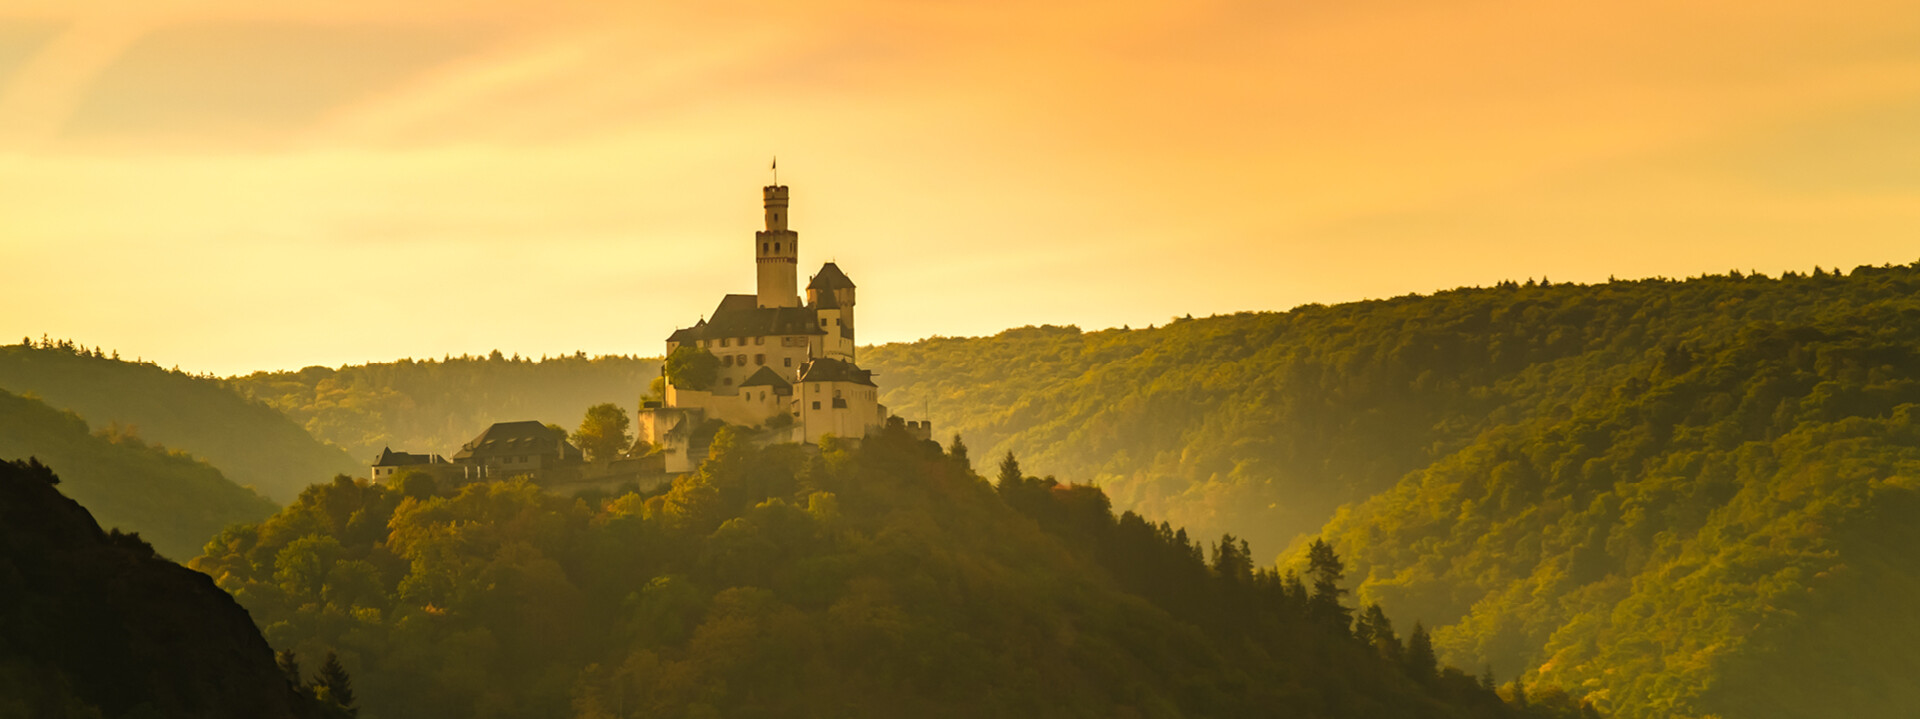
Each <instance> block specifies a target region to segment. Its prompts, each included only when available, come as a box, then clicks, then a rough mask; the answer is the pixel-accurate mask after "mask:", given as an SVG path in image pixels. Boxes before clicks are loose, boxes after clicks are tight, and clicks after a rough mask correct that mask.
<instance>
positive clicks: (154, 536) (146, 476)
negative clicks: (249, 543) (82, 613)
mask: <svg viewBox="0 0 1920 719" xmlns="http://www.w3.org/2000/svg"><path fill="white" fill-rule="evenodd" d="M29 456H32V457H35V458H38V459H39V460H41V461H42V462H45V463H46V464H49V465H52V466H56V467H59V468H60V472H61V475H62V477H63V478H64V479H65V480H66V481H65V482H64V483H63V484H61V489H62V490H63V491H64V492H65V494H66V495H67V496H69V497H72V498H73V499H74V500H75V501H78V502H80V503H81V504H83V505H85V506H86V507H87V509H88V510H90V511H91V512H92V513H93V516H94V518H96V519H97V520H99V522H100V523H101V524H103V525H105V526H107V527H110V528H116V529H120V530H123V531H128V532H138V533H139V534H140V535H142V536H143V537H145V538H146V540H147V541H149V542H152V543H153V546H154V547H155V548H157V549H159V550H160V552H161V553H162V554H165V555H166V556H168V557H171V558H173V559H176V560H180V561H186V560H188V559H192V558H193V557H194V556H196V555H198V554H200V550H201V548H202V547H203V546H205V545H206V543H207V540H208V539H211V538H212V537H213V536H214V535H215V534H218V533H220V530H222V529H224V528H226V527H227V525H230V524H234V523H238V522H258V521H260V520H262V519H265V518H267V517H268V516H271V515H272V514H273V513H274V511H275V510H277V509H278V507H276V506H274V504H273V502H270V501H268V500H267V499H266V498H265V497H261V496H260V495H258V494H255V493H254V492H253V491H251V490H248V489H245V488H242V487H240V486H239V485H236V484H234V483H233V482H231V481H229V480H228V479H227V478H226V476H225V475H222V474H221V473H220V470H218V469H214V468H213V467H212V466H210V465H208V464H207V463H205V462H201V461H199V460H197V459H194V458H193V457H191V456H188V455H187V454H185V453H182V452H176V451H171V450H168V449H166V448H164V447H159V446H154V445H149V444H147V443H146V442H144V441H142V440H141V439H140V438H139V437H137V436H135V435H132V434H129V433H127V432H126V431H125V430H123V429H121V428H119V427H104V428H101V429H100V430H99V431H90V430H89V428H88V427H87V423H86V421H85V420H82V419H80V417H79V416H78V415H75V414H74V413H72V412H63V411H61V410H57V409H54V408H52V407H49V406H47V405H46V404H45V403H43V402H40V401H39V400H36V399H33V398H31V397H21V396H19V395H16V394H13V393H11V392H8V391H6V390H0V458H11V457H18V458H26V457H29Z"/></svg>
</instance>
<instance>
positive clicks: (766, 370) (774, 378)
mask: <svg viewBox="0 0 1920 719" xmlns="http://www.w3.org/2000/svg"><path fill="white" fill-rule="evenodd" d="M763 385H764V386H767V387H772V388H773V390H774V392H776V393H779V392H781V391H783V390H784V391H787V392H791V391H793V383H792V382H788V381H786V380H785V379H782V378H781V377H780V373H778V372H775V371H773V368H772V367H761V368H760V371H758V372H755V373H753V376H751V377H748V378H747V379H746V380H745V381H742V382H741V383H740V386H741V387H759V386H763Z"/></svg>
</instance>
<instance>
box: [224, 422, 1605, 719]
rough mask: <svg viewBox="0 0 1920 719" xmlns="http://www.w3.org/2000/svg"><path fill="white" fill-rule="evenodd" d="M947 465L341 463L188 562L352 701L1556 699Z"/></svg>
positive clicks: (490, 704) (374, 714)
mask: <svg viewBox="0 0 1920 719" xmlns="http://www.w3.org/2000/svg"><path fill="white" fill-rule="evenodd" d="M964 456H965V455H964V450H963V449H961V448H958V447H956V448H954V451H953V452H951V453H949V452H943V451H942V449H941V448H940V447H939V446H938V445H936V444H934V443H932V442H922V441H917V440H914V439H912V438H910V437H909V436H908V435H907V434H906V432H905V430H904V429H902V428H900V427H898V426H897V425H896V426H895V427H894V428H891V429H889V430H888V431H886V432H885V433H882V434H879V435H876V436H873V437H869V438H868V439H867V441H866V442H865V443H864V444H863V446H861V447H860V448H858V449H857V450H856V449H850V448H847V447H845V446H841V445H840V444H838V443H829V444H828V446H826V447H824V448H823V452H822V453H820V454H819V455H813V456H809V455H808V454H806V453H805V452H803V451H801V450H800V448H798V447H797V446H795V445H777V446H773V447H770V448H765V449H754V448H752V447H750V446H749V445H747V444H746V443H744V442H742V441H740V440H739V439H738V438H737V436H736V435H735V433H734V431H733V430H723V431H722V432H721V433H720V435H719V436H718V437H716V439H715V443H714V452H713V455H712V457H711V458H710V459H709V460H708V461H707V462H706V463H705V464H703V465H702V467H701V468H700V470H699V471H698V472H697V473H695V474H692V475H688V476H686V477H683V478H681V479H679V480H677V481H676V482H675V483H674V484H673V486H672V487H670V488H664V489H663V490H662V491H661V493H659V494H655V495H652V496H641V495H636V494H627V495H624V496H619V497H608V496H590V497H583V498H580V499H559V498H555V497H552V496H549V495H546V494H543V493H541V492H539V491H538V489H537V488H535V487H532V486H530V485H528V484H526V483H525V482H488V483H477V484H469V485H466V486H464V487H458V488H455V487H438V486H435V485H434V484H433V483H432V481H430V480H426V478H425V477H424V476H421V475H405V476H402V477H401V478H400V479H399V480H398V481H397V482H395V483H394V486H392V487H391V488H389V487H383V486H378V485H366V484H363V483H357V482H352V481H348V480H344V479H343V480H338V481H336V482H334V483H332V484H327V485H319V486H315V487H312V488H310V489H309V490H308V491H307V492H305V493H303V494H302V495H301V498H300V500H299V501H297V502H295V503H294V504H293V505H291V506H289V507H288V508H287V509H286V510H284V511H283V512H282V513H281V514H279V515H277V516H275V517H274V518H272V519H270V520H268V521H267V522H264V523H262V524H260V525H258V526H256V527H241V528H236V529H234V530H232V531H230V532H228V533H226V534H225V535H224V536H223V537H222V539H221V540H220V541H219V542H216V543H214V544H212V545H209V549H210V553H209V554H208V555H207V556H204V557H201V558H199V559H196V560H195V561H194V563H193V566H194V567H196V568H198V569H200V570H202V571H204V572H207V573H209V574H210V575H212V576H214V577H216V578H217V580H218V582H219V584H220V585H221V586H222V587H225V588H227V589H228V590H229V591H232V592H233V593H234V595H235V596H236V597H237V598H238V599H239V600H240V602H241V603H242V604H243V605H245V606H246V607H247V608H248V609H249V611H251V612H252V613H253V616H254V617H255V619H256V620H257V621H258V622H259V623H260V624H261V625H262V626H263V627H264V628H265V631H266V634H267V636H268V639H269V640H270V641H272V642H273V643H274V644H275V645H276V646H278V647H281V648H290V649H296V650H299V651H300V652H301V653H302V654H303V655H311V654H313V653H316V652H320V651H337V652H339V654H340V656H341V658H342V660H343V662H344V663H345V664H346V666H347V667H348V668H349V669H350V670H352V671H353V673H354V675H355V676H356V677H360V678H361V681H360V682H359V683H358V684H357V687H356V688H357V691H359V692H360V694H359V696H360V697H361V699H362V703H361V706H362V714H361V717H363V719H370V718H374V719H377V718H378V717H401V716H405V717H443V716H444V717H467V716H575V717H594V718H598V717H641V716H645V717H714V716H727V717H772V716H782V717H788V716H821V717H828V716H831V717H895V716H927V717H947V716H950V717H977V716H1007V717H1027V716H1031V717H1041V716H1045V717H1073V716H1085V717H1187V716H1191V717H1258V716H1289V717H1363V716H1367V717H1371V716H1394V717H1488V718H1492V717H1510V716H1512V717H1518V716H1531V717H1572V716H1580V715H1581V714H1580V712H1579V710H1577V709H1575V708H1573V707H1572V706H1571V705H1570V704H1568V703H1567V702H1566V701H1564V700H1563V699H1555V698H1552V697H1548V698H1545V699H1546V700H1545V701H1538V702H1536V703H1535V705H1534V708H1533V709H1531V710H1527V711H1522V710H1519V709H1516V708H1512V707H1508V706H1506V705H1504V704H1503V703H1502V702H1501V701H1500V700H1499V699H1498V698H1497V697H1496V696H1495V695H1494V693H1493V692H1492V691H1491V690H1490V689H1489V688H1487V686H1486V685H1484V684H1482V683H1481V682H1480V681H1477V680H1475V679H1474V678H1472V677H1469V676H1467V675H1465V674H1462V673H1460V672H1458V671H1455V670H1452V669H1444V670H1443V669H1440V668H1438V667H1436V666H1435V665H1434V663H1433V658H1432V655H1431V653H1430V652H1428V651H1425V647H1426V644H1425V643H1424V642H1425V635H1424V634H1423V633H1420V632H1418V631H1415V632H1413V633H1411V635H1410V636H1409V638H1408V639H1407V640H1404V641H1403V640H1401V639H1400V638H1399V636H1398V635H1396V634H1394V633H1393V632H1392V630H1391V629H1390V628H1389V627H1388V626H1387V621H1386V620H1385V618H1384V617H1381V618H1380V619H1379V621H1378V622H1377V623H1374V624H1370V625H1368V626H1369V627H1377V630H1375V629H1370V630H1369V631H1368V632H1367V633H1366V634H1365V636H1364V637H1359V636H1356V635H1355V634H1353V633H1352V632H1350V631H1349V630H1348V628H1347V625H1346V623H1345V621H1344V616H1345V615H1344V613H1345V612H1347V611H1351V610H1350V608H1348V607H1343V606H1339V605H1338V604H1337V603H1338V602H1339V593H1338V592H1337V591H1335V589H1334V587H1335V584H1334V583H1333V580H1331V579H1330V580H1329V581H1328V582H1327V583H1326V588H1325V590H1324V591H1323V590H1321V589H1316V590H1314V591H1313V592H1312V593H1311V594H1309V592H1308V590H1307V589H1306V588H1305V587H1304V586H1303V585H1302V583H1301V582H1300V581H1299V580H1298V579H1291V578H1285V579H1283V578H1282V577H1281V576H1279V575H1278V574H1275V573H1274V572H1272V571H1270V570H1261V569H1256V568H1255V564H1254V563H1253V562H1251V561H1250V560H1249V558H1248V557H1247V556H1246V555H1245V554H1244V551H1243V548H1242V547H1240V546H1239V545H1238V544H1237V543H1236V542H1235V541H1234V540H1233V539H1232V538H1230V537H1229V538H1223V540H1222V541H1221V542H1219V543H1217V544H1215V545H1214V546H1213V550H1214V551H1213V553H1212V560H1211V561H1208V560H1206V559H1205V558H1204V557H1203V553H1204V552H1205V551H1206V550H1205V543H1194V542H1190V541H1189V540H1188V538H1187V535H1186V534H1185V532H1176V531H1174V530H1172V529H1170V528H1168V527H1166V526H1165V525H1160V526H1157V527H1156V526H1155V525H1151V524H1148V523H1146V522H1144V521H1142V520H1141V519H1140V518H1139V517H1137V516H1134V515H1123V516H1121V517H1117V518H1116V517H1115V516H1114V515H1113V514H1112V513H1111V512H1110V511H1109V510H1108V509H1107V503H1106V499H1105V497H1104V496H1102V495H1101V494H1100V493H1099V491H1098V490H1096V489H1093V488H1091V487H1066V486H1052V485H1049V484H1048V483H1046V482H1044V481H1043V480H1041V479H1038V478H1028V477H1021V476H1019V475H1018V473H1017V472H1014V473H1013V474H1014V476H1015V479H1014V480H1013V481H1010V482H1009V481H1003V482H1001V487H1000V489H999V490H998V491H996V489H995V488H994V487H992V486H990V485H988V483H987V482H985V481H984V480H982V479H981V478H980V477H978V476H977V475H974V474H973V473H972V472H971V471H970V470H969V469H968V468H967V462H966V461H965V459H964ZM1324 566H1325V567H1326V569H1327V571H1328V572H1331V574H1326V573H1322V574H1315V575H1313V576H1314V577H1323V576H1335V575H1337V574H1338V565H1337V559H1334V560H1333V563H1332V564H1327V565H1324ZM1316 584H1319V582H1316ZM1330 617H1339V619H1336V620H1331V621H1330V620H1329V618H1330ZM1401 632H1402V633H1405V632H1406V627H1404V626H1403V627H1401Z"/></svg>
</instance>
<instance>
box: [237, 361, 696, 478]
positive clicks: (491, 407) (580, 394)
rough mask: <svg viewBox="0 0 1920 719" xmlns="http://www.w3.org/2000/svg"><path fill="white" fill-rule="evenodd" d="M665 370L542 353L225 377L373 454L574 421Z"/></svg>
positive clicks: (635, 397)
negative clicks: (514, 426)
mask: <svg viewBox="0 0 1920 719" xmlns="http://www.w3.org/2000/svg"><path fill="white" fill-rule="evenodd" d="M659 375H660V360H658V359H652V358H634V357H620V356H604V357H593V358H588V357H587V356H586V355H584V354H582V355H572V356H565V357H555V358H550V359H549V358H542V359H541V360H539V361H534V360H532V359H522V358H520V357H518V356H515V357H511V358H509V357H502V356H501V355H500V353H499V352H494V353H493V355H492V356H490V357H450V358H447V359H445V360H432V359H428V360H418V361H416V360H410V359H409V360H400V361H398V362H387V363H376V364H365V365H351V366H346V367H341V368H339V369H329V368H326V367H308V368H306V369H303V370H300V371H298V372H255V373H253V374H251V375H247V376H244V377H235V378H232V379H231V380H229V381H230V382H231V383H232V385H233V386H234V387H235V388H236V389H238V390H240V391H241V392H243V393H245V394H246V395H247V396H249V397H253V398H256V399H259V400H262V401H265V402H266V403H268V404H271V405H273V406H274V407H275V408H277V409H279V410H280V411H282V412H284V413H286V415H287V416H288V417H292V418H293V419H294V420H295V421H297V422H299V423H300V424H302V425H303V426H305V427H306V429H307V431H308V432H311V433H313V436H315V437H319V438H320V439H323V440H326V441H328V442H332V443H334V444H336V445H339V446H341V447H345V448H346V449H347V451H348V452H351V453H352V454H353V456H354V457H355V458H371V457H373V456H374V455H376V454H378V453H379V452H380V449H381V448H382V447H391V448H393V449H395V450H397V451H405V452H417V453H429V454H448V455H451V454H452V453H453V452H454V451H455V450H457V449H459V447H460V445H461V444H462V443H464V442H466V441H467V440H470V439H473V437H474V435H477V434H479V433H480V430H483V429H486V428H487V426H488V425H491V424H493V423H495V422H512V421H517V420H524V419H532V420H538V421H541V422H547V423H552V424H559V425H561V426H564V427H572V426H574V425H577V424H579V423H580V418H581V416H582V415H584V414H585V413H586V411H587V408H588V407H591V406H593V405H596V404H600V403H602V402H614V403H617V404H619V405H620V406H622V407H627V408H629V409H632V408H633V407H636V406H638V401H639V398H640V395H641V394H642V393H644V392H646V391H647V389H648V384H649V383H650V382H652V381H653V379H654V378H655V377H658V376H659Z"/></svg>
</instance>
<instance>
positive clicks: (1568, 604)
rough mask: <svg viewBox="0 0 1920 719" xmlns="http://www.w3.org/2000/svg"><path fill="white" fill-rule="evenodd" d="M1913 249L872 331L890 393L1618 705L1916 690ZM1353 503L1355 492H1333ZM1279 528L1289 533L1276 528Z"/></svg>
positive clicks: (1499, 659)
mask: <svg viewBox="0 0 1920 719" xmlns="http://www.w3.org/2000/svg"><path fill="white" fill-rule="evenodd" d="M1917 355H1920V269H1917V268H1916V267H1861V268H1858V269H1855V270H1853V271H1852V272H1850V273H1840V272H1829V271H1825V270H1820V269H1816V270H1815V271H1813V272H1811V273H1805V274H1801V273H1788V274H1786V275H1784V276H1781V277H1777V278H1774V277H1765V276H1761V275H1756V274H1741V273H1731V274H1728V275H1721V276H1710V277H1701V278H1696V279H1691V280H1687V281H1671V280H1663V279H1652V280H1642V281H1631V282H1610V283H1607V284H1603V285H1595V286H1582V285H1566V284H1559V285H1555V284H1550V283H1546V282H1532V281H1529V282H1527V283H1525V284H1524V285H1523V284H1517V283H1502V284H1501V285H1499V286H1497V287H1492V288H1479V289H1461V290H1453V291H1447V292H1441V293H1438V294H1435V295H1432V296H1424V297H1423V296H1407V297H1400V298H1395V299H1391V300H1382V301H1374V302H1361V303H1354V304H1348V305H1340V306H1335V307H1322V306H1308V307H1302V308H1299V309H1296V310H1293V311H1291V312H1286V313H1278V314H1242V315H1234V316H1227V317H1214V318H1207V319H1198V320H1188V319H1182V320H1177V321H1174V322H1172V323H1170V324H1168V325H1167V326H1164V327H1159V328H1153V329H1148V330H1135V331H1125V330H1108V331H1102V332H1089V333H1083V332H1080V331H1078V330H1075V329H1072V328H1052V327H1047V328H1025V329H1020V330H1011V331H1008V332H1006V333H1003V334H1001V335H999V336H995V337H990V338H975V339H945V338H937V339H932V340H926V341H923V342H919V343H913V344H906V345H888V346H883V347H877V348H872V349H870V350H868V351H866V353H865V354H864V356H863V359H864V361H865V362H866V363H867V364H868V365H869V366H871V367H873V368H874V369H876V370H877V371H879V373H880V375H881V376H882V377H883V378H884V380H883V382H882V386H883V388H884V389H885V393H884V395H883V399H884V401H887V402H888V403H890V404H893V405H895V406H902V405H909V406H921V405H922V404H923V403H928V404H931V406H932V407H933V418H934V419H935V420H936V421H937V422H938V423H940V425H942V426H943V429H944V430H947V431H953V430H957V431H960V432H962V433H964V434H965V435H966V436H968V437H972V438H976V439H977V440H979V443H980V444H981V445H983V446H985V447H988V448H990V451H992V452H996V453H997V452H1000V451H1006V450H1012V451H1016V452H1018V453H1020V455H1021V456H1022V457H1023V458H1024V459H1026V460H1027V461H1028V463H1029V466H1032V467H1035V468H1037V469H1040V470H1042V471H1045V472H1048V473H1057V474H1058V475H1060V476H1062V477H1068V478H1074V479H1084V480H1091V481H1095V482H1098V483H1099V484H1100V485H1101V487H1102V488H1103V489H1105V490H1106V491H1107V492H1108V493H1110V494H1111V495H1112V496H1113V498H1114V501H1115V504H1116V506H1119V507H1123V508H1131V509H1135V510H1137V511H1140V512H1142V513H1143V514H1147V515H1150V516H1163V517H1166V518H1168V519H1171V520H1173V521H1175V522H1176V523H1185V524H1187V525H1189V526H1194V527H1197V528H1199V529H1201V530H1202V531H1205V532H1208V533H1213V532H1220V531H1233V532H1235V533H1237V534H1242V535H1243V536H1247V537H1249V538H1251V539H1252V540H1253V546H1254V547H1256V548H1257V549H1256V552H1273V551H1280V550H1282V549H1286V550H1287V551H1286V552H1285V555H1286V557H1287V561H1288V562H1290V563H1297V562H1303V561H1304V560H1305V554H1306V552H1305V547H1304V542H1302V541H1301V540H1300V538H1301V537H1303V536H1308V535H1317V534H1321V533H1322V531H1323V524H1326V523H1328V522H1330V524H1326V526H1325V527H1324V532H1325V536H1327V537H1328V538H1329V539H1330V540H1331V541H1332V544H1333V546H1334V547H1335V548H1337V550H1338V551H1339V552H1341V553H1342V554H1343V555H1345V556H1346V557H1347V558H1348V559H1349V561H1350V564H1351V569H1352V570H1353V573H1354V575H1355V576H1356V577H1357V578H1359V579H1360V580H1361V582H1360V586H1359V589H1358V593H1359V596H1360V598H1361V599H1362V600H1363V601H1381V602H1382V603H1384V604H1386V605H1388V606H1392V607H1395V608H1396V610H1397V611H1399V612H1402V613H1405V614H1407V615H1408V616H1412V617H1418V618H1421V619H1424V620H1426V621H1427V622H1429V623H1431V624H1432V625H1434V626H1435V631H1434V633H1433V640H1434V643H1435V645H1436V646H1437V647H1438V648H1439V650H1440V653H1441V656H1442V657H1443V659H1446V660H1449V661H1453V662H1457V663H1461V664H1464V665H1468V666H1475V665H1478V664H1480V663H1483V662H1486V663H1491V664H1493V665H1494V666H1496V667H1500V668H1502V669H1504V670H1508V671H1522V670H1524V671H1525V672H1526V674H1527V678H1528V681H1529V682H1530V683H1531V685H1532V686H1533V687H1535V688H1536V689H1539V688H1544V687H1550V686H1555V687H1565V688H1567V689H1568V690H1570V691H1572V692H1574V693H1576V694H1580V695H1584V696H1587V697H1591V698H1592V699H1593V700H1594V701H1595V702H1596V703H1597V704H1599V705H1601V706H1602V707H1605V708H1607V709H1609V710H1610V711H1612V712H1615V713H1618V714H1619V715H1621V716H1628V717H1654V716H1696V715H1708V714H1724V715H1726V716H1739V717H1755V718H1760V719H1766V718H1771V717H1781V718H1785V717H1798V716H1810V715H1822V716H1839V715H1845V716H1858V717H1893V716H1902V715H1905V714H1906V713H1909V711H1910V710H1909V707H1911V706H1913V705H1914V704H1915V703H1916V702H1920V696H1916V690H1915V689H1914V685H1913V684H1912V683H1911V682H1910V681H1909V679H1910V677H1911V676H1912V675H1913V670H1914V669H1916V668H1917V667H1920V650H1916V649H1915V647H1920V622H1912V621H1910V620H1908V619H1907V618H1906V617H1907V616H1908V613H1906V612H1903V611H1900V610H1899V609H1898V606H1899V605H1900V604H1901V603H1902V602H1903V600H1904V599H1905V598H1907V597H1910V596H1913V595H1912V593H1911V592H1910V591H1909V590H1910V589H1911V588H1912V587H1913V586H1914V585H1915V584H1916V582H1920V553H1916V552H1914V551H1913V549H1912V548H1913V547H1915V546H1920V543H1916V541H1915V540H1916V539H1920V537H1916V536H1914V535H1915V533H1916V532H1915V530H1914V529H1913V528H1914V527H1916V526H1920V522H1917V521H1916V520H1920V514H1916V512H1920V508H1917V507H1916V504H1917V503H1916V495H1915V494H1914V484H1915V482H1916V481H1917V478H1916V471H1917V470H1920V464H1916V461H1920V428H1916V427H1915V424H1914V423H1915V422H1916V421H1920V414H1917V413H1920V361H1917V360H1920V356H1917ZM1342 507H1344V508H1342ZM1268 556H1271V555H1268Z"/></svg>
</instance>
